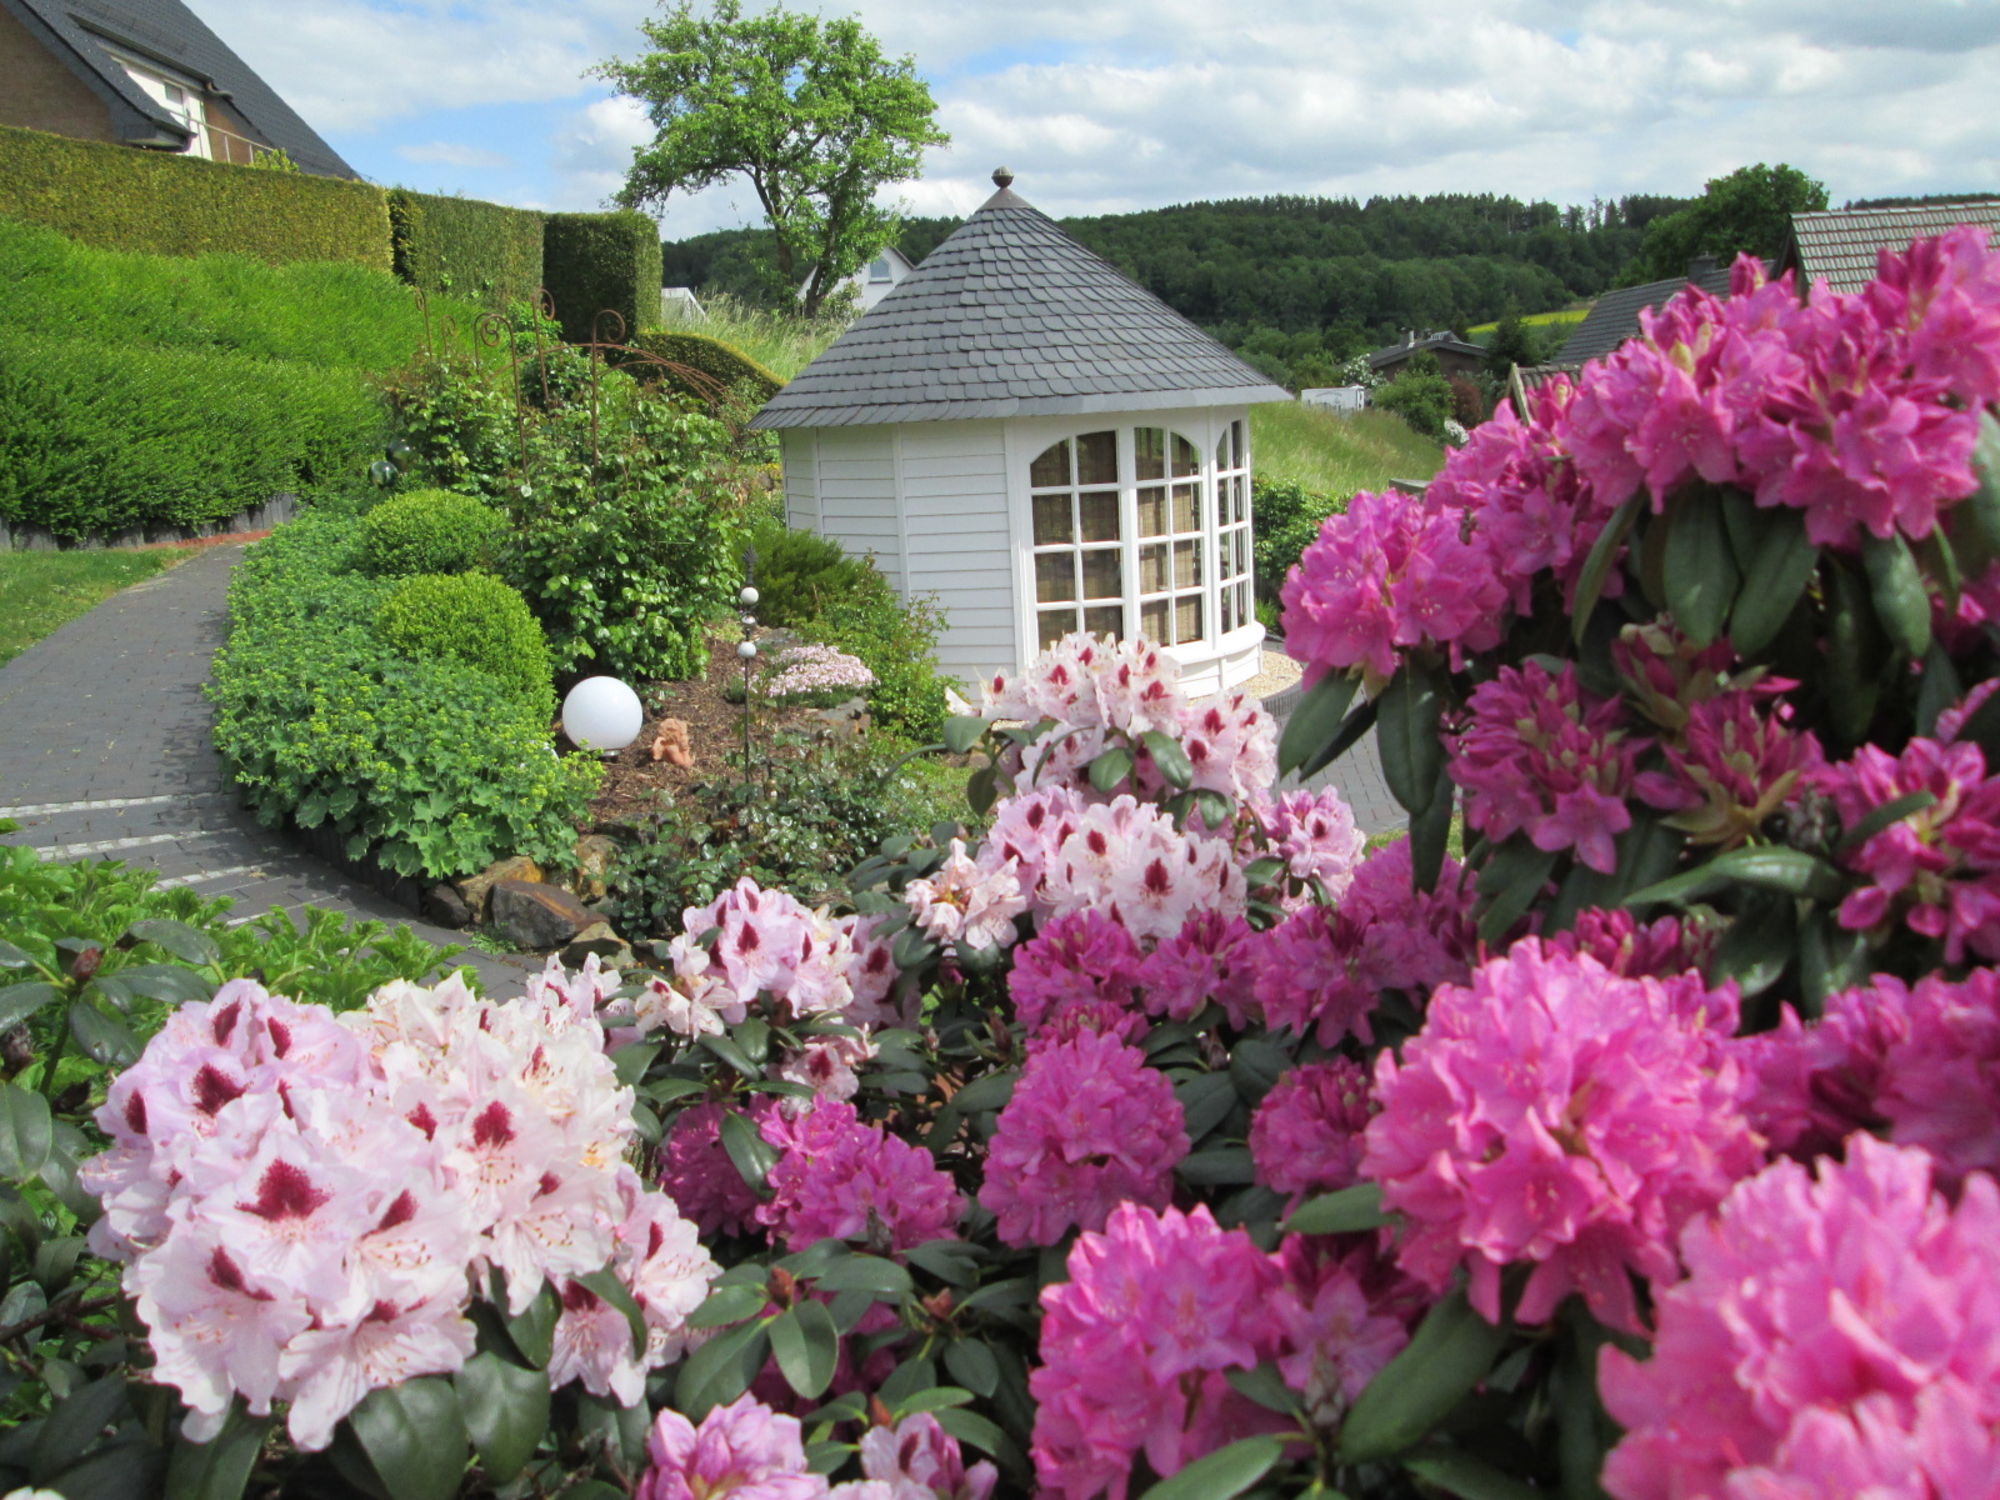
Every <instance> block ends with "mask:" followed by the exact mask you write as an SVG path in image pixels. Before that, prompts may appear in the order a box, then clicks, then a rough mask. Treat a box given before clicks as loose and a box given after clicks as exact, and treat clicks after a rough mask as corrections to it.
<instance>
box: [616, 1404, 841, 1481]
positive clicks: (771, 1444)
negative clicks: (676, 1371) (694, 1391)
mask: <svg viewBox="0 0 2000 1500" xmlns="http://www.w3.org/2000/svg"><path fill="white" fill-rule="evenodd" d="M646 1453H647V1456H648V1457H649V1458H651V1459H652V1467H651V1468H649V1469H648V1470H647V1471H646V1473H645V1477H644V1478H642V1479H641V1480H640V1481H639V1488H638V1489H636V1490H635V1491H633V1500H825V1496H826V1493H827V1483H826V1481H825V1480H824V1479H822V1478H821V1477H820V1476H819V1475H817V1474H814V1473H812V1472H811V1471H810V1470H809V1469H807V1467H806V1450H805V1443H804V1440H803V1439H802V1437H801V1436H800V1430H799V1420H798V1418H797V1417H783V1416H779V1415H778V1414H777V1413H776V1412H774V1411H772V1410H771V1409H770V1408H769V1407H768V1406H765V1405H764V1404H762V1403H761V1402H759V1401H757V1400H756V1399H755V1398H754V1397H751V1396H739V1397H737V1398H736V1399H735V1400H734V1401H732V1402H731V1403H730V1404H729V1405H727V1406H718V1407H716V1408H714V1409H713V1410H712V1411H710V1412H709V1414H708V1415H707V1416H705V1417H703V1418H702V1419H701V1426H699V1427H696V1426H695V1425H694V1424H693V1423H692V1422H690V1421H688V1419H687V1418H686V1417H684V1416H682V1415H681V1414H680V1413H679V1412H677V1411H675V1410H673V1409H672V1408H671V1407H667V1408H663V1409H662V1410H661V1412H660V1414H659V1415H658V1416H657V1417H655V1418H654V1419H653V1430H652V1432H651V1433H650V1434H649V1435H648V1436H647V1439H646Z"/></svg>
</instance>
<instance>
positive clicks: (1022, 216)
mask: <svg viewBox="0 0 2000 1500" xmlns="http://www.w3.org/2000/svg"><path fill="white" fill-rule="evenodd" d="M993 180H994V182H995V183H996V184H997V185H998V189H999V190H998V191H997V192H995V193H994V194H993V196H992V197H991V198H989V199H987V201H986V202H985V203H984V204H983V205H981V207H980V208H979V210H978V212H976V213H974V214H973V215H972V217H971V218H969V219H967V220H966V222H965V223H964V224H962V225H960V226H959V228H958V229H957V230H956V231H954V232H953V233H952V235H951V236H950V238H948V239H946V240H945V241H944V242H943V243H942V244H940V245H939V246H938V247H937V248H936V249H935V250H933V251H932V252H931V253H930V254H929V255H928V256H926V257H925V258H924V260H923V262H922V264H920V265H919V266H918V267H917V269H916V270H915V271H914V272H913V273H911V275H910V276H909V277H907V278H906V279H905V280H904V281H903V282H902V283H900V284H899V285H898V286H897V287H896V288H895V290H894V291H892V292H891V293H890V294H889V295H888V296H887V297H885V298H884V299H883V300H882V301H881V303H880V304H878V305H877V306H876V307H875V308H873V309H872V310H871V311H869V312H868V313H866V314H865V315H863V316H862V318H861V319H860V320H859V321H858V322H856V323H855V325H854V326H853V327H852V328H850V329H849V330H848V331H847V332H846V333H845V334H843V335H842V336H841V338H840V339H839V340H838V341H837V342H836V343H834V344H833V346H832V347H831V348H829V349H828V350H827V351H826V352H825V353H824V354H822V355H821V356H820V357H819V358H818V359H816V360H814V361H813V362H812V364H811V365H809V366H808V367H807V368H806V369H805V370H804V371H802V372H801V373H800V374H799V375H798V377H797V378H796V379H794V380H793V381H792V382H791V383H790V384H789V385H787V386H786V387H785V388H784V390H782V391H780V392H779V393H778V394H777V395H776V396H775V397H774V398H772V400H771V401H770V402H769V404H767V405H766V406H765V407H764V409H763V410H762V411H761V412H759V413H758V414H757V417H756V419H755V421H754V422H753V424H752V425H753V426H756V427H759V428H765V429H770V430H776V431H777V432H778V433H779V434H780V437H781V440H782V445H783V454H784V469H785V508H786V515H787V519H788V521H789V522H790V523H791V524H792V525H794V526H798V527H802V528H807V529H810V530H813V531H816V532H819V533H820V534H821V535H824V536H828V537H831V538H833V539H834V540H836V541H838V542H840V543H841V544H842V545H843V546H845V547H846V548H847V549H848V550H849V551H851V552H855V553H865V554H867V555H869V556H871V557H873V558H874V559H875V562H876V564H877V565H878V566H879V567H880V568H881V570H882V572H883V573H884V574H885V575H886V576H887V577H888V578H889V580H890V582H891V583H893V584H894V585H895V587H896V588H897V590H898V591H899V592H901V593H902V594H903V595H904V596H906V597H907V596H909V595H912V594H926V593H934V594H936V595H937V596H938V597H939V598H940V599H941V601H942V602H943V604H944V607H945V611H946V613H947V616H948V625H947V628H946V631H945V634H944V638H943V640H942V641H941V642H940V645H939V653H938V654H939V659H940V663H941V665H942V666H943V667H944V668H945V670H947V671H949V672H952V673H954V674H956V675H958V676H961V677H965V678H967V679H976V678H980V677H985V676H989V675H991V674H992V673H995V672H1012V671H1014V670H1015V669H1017V668H1018V667H1019V666H1020V665H1021V664H1022V663H1024V662H1026V661H1029V660H1031V659H1032V658H1033V657H1034V656H1035V655H1036V654H1037V653H1039V651H1040V650H1041V649H1042V648H1043V647H1044V646H1046V645H1047V644H1048V643H1049V642H1051V641H1053V640H1055V639H1057V638H1059V637H1060V636H1062V635H1064V634H1066V633H1068V632H1069V631H1072V630H1076V629H1086V630H1091V631H1094V632H1097V633H1100V634H1103V633H1109V634H1112V635H1116V636H1121V637H1125V636H1138V635H1143V636H1145V637H1147V638H1149V639H1151V640H1154V641H1157V642H1158V643H1160V644H1161V645H1163V646H1165V647H1166V648H1167V649H1168V650H1169V651H1170V653H1171V654H1172V655H1173V656H1174V658H1175V659H1176V660H1177V661H1178V662H1179V663H1180V665H1181V669H1182V678H1183V681H1184V683H1185V685H1186V687H1187V689H1188V691H1189V692H1191V693H1193V694H1195V695H1201V694H1205V693H1211V692H1217V691H1220V690H1222V689H1224V688H1228V687H1232V686H1234V685H1236V684H1237V683H1240V682H1242V681H1244V680H1246V679H1247V678H1249V677H1251V676H1254V675H1255V674H1256V672H1257V670H1258V666H1259V655H1260V648H1261V645H1262V642H1263V638H1264V631H1263V628H1262V627H1261V626H1259V625H1258V624H1257V619H1256V615H1255V613H1254V611H1253V609H1252V601H1251V597H1250V589H1251V583H1250V574H1251V556H1250V434H1249V423H1248V420H1247V419H1248V409H1249V407H1250V405H1251V404H1252V403H1253V402H1260V401H1285V400H1289V399H1291V398H1290V396H1289V394H1288V393H1287V392H1286V391H1284V390H1282V389H1281V388H1279V387H1277V386H1275V385H1273V384H1271V383H1270V382H1269V381H1268V380H1266V379H1265V378H1264V377H1263V376H1262V375H1260V374H1259V373H1258V372H1257V371H1256V370H1254V369H1252V368H1251V367H1250V366H1248V365H1246V364H1245V363H1243V361H1241V360H1239V359H1238V358H1237V357H1236V356H1235V355H1233V354H1231V353H1230V352H1229V351H1228V350H1227V349H1225V348H1224V347H1223V346H1222V345H1221V344H1219V343H1217V342H1216V341H1215V340H1214V339H1212V338H1210V337H1209V336H1208V335H1207V334H1205V333H1203V332H1202V331H1201V330H1200V329H1198V328H1196V327H1195V326H1194V325H1193V324H1192V323H1189V322H1188V321H1187V320H1186V319H1185V318H1183V317H1181V316H1180V314H1178V313H1176V312H1175V311H1174V310H1173V309H1172V308H1170V307H1168V306H1166V305H1165V304H1164V303H1162V302H1161V301H1160V300H1159V299H1158V298H1156V297H1154V296H1153V295H1152V294H1151V293H1149V292H1147V291H1145V290H1144V289H1142V288H1140V287H1138V286H1136V285H1134V284H1133V283H1132V282H1130V281H1128V280H1127V279H1126V278H1125V277H1123V276H1121V275H1120V274H1119V273H1118V272H1117V271H1116V270H1114V269H1113V268H1112V267H1111V266H1109V265H1107V264H1106V263H1105V262H1104V261H1102V260H1100V259H1099V258H1098V257H1097V256H1095V255H1092V254H1091V253H1090V252H1089V251H1088V250H1085V249H1084V248H1083V247H1082V246H1081V245H1079V244H1077V243H1076V242H1075V241H1074V240H1072V239H1070V238H1069V236H1067V235H1065V234H1064V233H1063V232H1062V231H1061V230H1060V229H1059V228H1057V227H1056V225H1055V223H1054V222H1053V221H1051V220H1050V219H1049V218H1048V217H1047V216H1046V215H1044V214H1042V213H1040V212H1038V211H1037V210H1035V209H1034V208H1032V207H1031V206H1030V205H1029V204H1028V203H1027V202H1026V201H1025V200H1024V199H1022V198H1020V197H1019V196H1017V195H1016V194H1015V193H1014V192H1013V191H1012V189H1011V187H1010V184H1011V183H1012V181H1013V178H1012V176H1011V175H1009V174H1008V173H1007V171H1006V170H1005V169H1004V168H1003V169H1002V170H1001V171H998V172H995V173H994V174H993Z"/></svg>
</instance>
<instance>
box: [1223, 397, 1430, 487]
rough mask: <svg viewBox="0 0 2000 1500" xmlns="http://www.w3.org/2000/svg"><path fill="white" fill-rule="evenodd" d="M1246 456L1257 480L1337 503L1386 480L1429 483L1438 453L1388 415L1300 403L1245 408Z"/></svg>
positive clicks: (1399, 420)
mask: <svg viewBox="0 0 2000 1500" xmlns="http://www.w3.org/2000/svg"><path fill="white" fill-rule="evenodd" d="M1250 442H1251V453H1252V455H1253V457H1254V459H1255V461H1256V465H1257V477H1258V478H1260V479H1276V480H1289V481H1290V482H1292V483H1294V484H1302V485H1304V486H1305V487H1306V488H1307V489H1311V490H1319V491H1321V492H1322V493H1324V494H1328V495H1337V496H1340V497H1342V498H1345V497H1347V496H1350V495H1353V494H1354V493H1355V492H1356V491H1357V490H1380V489H1384V488H1386V487H1387V486H1388V483H1389V481H1390V480H1392V479H1429V478H1430V477H1431V476H1432V475H1433V474H1435V473H1437V471H1438V470H1439V468H1441V467H1442V466H1443V464H1444V448H1443V447H1442V445H1440V444H1438V443H1434V442H1432V441H1431V440H1430V439H1429V438H1427V437H1424V436H1423V435H1422V434H1421V433H1419V432H1417V431H1416V430H1415V429H1414V428H1412V427H1411V426H1410V424H1409V423H1407V422H1405V421H1404V420H1403V419H1402V418H1401V417H1399V416H1397V415H1396V414H1395V413H1393V412H1386V411H1359V412H1355V413H1354V414H1353V415H1351V416H1342V415H1341V414H1339V413H1338V412H1333V411H1329V410H1327V409H1326V408H1325V407H1322V406H1307V405H1305V404H1303V403H1302V402H1296V401H1294V402H1285V403H1280V402H1272V403H1270V404H1269V405H1267V406H1253V407H1251V408H1250Z"/></svg>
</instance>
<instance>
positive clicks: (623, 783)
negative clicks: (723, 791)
mask: <svg viewBox="0 0 2000 1500" xmlns="http://www.w3.org/2000/svg"><path fill="white" fill-rule="evenodd" d="M711 645H712V649H711V653H710V656H709V662H708V671H707V672H706V673H705V674H704V675H703V676H702V677H701V678H700V679H698V680H696V681H691V682H647V683H641V684H639V701H640V702H641V703H643V704H644V705H645V707H646V724H645V727H644V728H643V729H641V730H640V731H639V738H638V739H636V740H634V741H633V742H632V743H631V744H630V745H627V746H626V747H625V748H624V749H623V750H621V751H619V752H618V753H617V754H616V755H615V756H613V757H611V758H610V759H609V760H607V761H606V762H605V763H604V781H603V784H602V785H601V786H600V787H599V788H598V793H597V796H596V797H595V798H594V799H593V800H592V801H591V804H590V824H591V827H592V830H593V831H596V832H610V831H612V830H613V829H615V828H617V827H620V826H623V827H630V826H632V825H634V824H637V823H641V822H643V821H644V820H645V818H646V816H647V814H648V813H650V812H651V811H652V809H653V805H654V801H655V799H656V797H657V796H658V794H659V792H660V791H661V790H662V789H665V790H670V791H673V792H675V793H681V792H689V793H693V794H694V795H697V796H698V795H699V789H700V788H701V787H703V786H705V785H706V784H708V783H709V782H712V781H714V780H715V779H716V778H717V777H719V776H723V775H726V774H728V771H729V767H728V765H727V763H726V761H725V759H724V757H725V756H727V755H729V754H730V753H732V752H733V753H735V754H737V755H741V754H742V753H743V705H742V704H741V703H731V702H729V701H728V699H727V698H725V697H724V696H723V692H724V689H725V688H727V687H728V686H730V685H731V684H732V683H734V684H736V685H739V686H740V685H741V683H742V681H743V663H742V661H741V660H740V659H738V657H737V655H736V647H735V645H734V644H733V643H731V642H727V641H717V642H713V643H711ZM811 718H812V710H811V709H806V708H784V709H773V708H772V707H771V705H770V704H768V703H760V704H758V705H757V714H756V718H755V720H754V722H753V724H752V729H751V732H752V734H753V735H754V736H755V737H756V738H757V739H758V740H759V741H762V740H763V739H765V738H766V737H768V736H769V735H770V734H771V732H772V731H773V730H775V729H794V728H800V727H803V726H804V725H805V724H807V723H808V722H810V720H811ZM663 719H679V720H681V721H682V722H683V723H684V724H686V725H687V727H688V745H689V748H691V749H692V750H693V751H694V765H693V766H691V767H684V766H673V765H669V764H667V762H665V761H663V760H654V759H653V738H654V736H655V735H656V734H658V733H659V727H660V721H661V720H663ZM564 743H565V744H567V741H565V742H564Z"/></svg>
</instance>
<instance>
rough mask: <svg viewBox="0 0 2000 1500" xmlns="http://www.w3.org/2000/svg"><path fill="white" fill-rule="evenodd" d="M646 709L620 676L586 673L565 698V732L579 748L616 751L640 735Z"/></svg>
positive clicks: (611, 753) (563, 716) (606, 753)
mask: <svg viewBox="0 0 2000 1500" xmlns="http://www.w3.org/2000/svg"><path fill="white" fill-rule="evenodd" d="M645 722H646V710H645V708H644V706H643V705H642V704H641V703H640V702H639V695H638V694H637V693H635V692H633V691H632V689H631V688H629V687H627V686H626V685H625V684H624V683H622V682H620V681H619V680H618V679H617V678H616V677H586V678H584V679H583V681H581V682H579V683H578V684H577V685H576V686H575V687H573V688H571V689H570V690H569V693H568V696H566V697H565V698H564V699H563V706H562V726H563V733H564V734H566V735H568V736H569V742H570V743H571V744H572V745H575V746H576V747H577V748H578V749H579V750H597V751H600V752H602V753H603V754H605V755H616V754H617V753H618V752H619V751H620V750H623V749H624V748H625V747H626V746H627V745H629V744H631V743H632V741H634V740H636V739H637V738H639V730H640V729H641V728H642V727H644V725H645Z"/></svg>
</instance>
